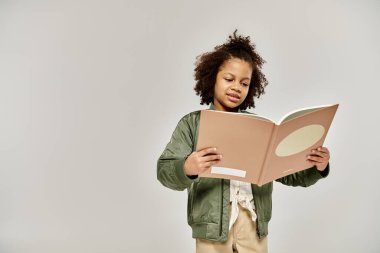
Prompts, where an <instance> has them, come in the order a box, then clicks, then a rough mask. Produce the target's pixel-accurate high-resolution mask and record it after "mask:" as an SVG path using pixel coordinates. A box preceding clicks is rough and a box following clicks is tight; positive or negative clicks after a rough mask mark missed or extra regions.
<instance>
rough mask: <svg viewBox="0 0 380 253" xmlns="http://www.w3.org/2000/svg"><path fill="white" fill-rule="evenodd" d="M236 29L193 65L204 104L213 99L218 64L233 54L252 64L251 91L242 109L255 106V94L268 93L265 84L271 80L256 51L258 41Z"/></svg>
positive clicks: (258, 95) (198, 92)
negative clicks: (267, 76)
mask: <svg viewBox="0 0 380 253" xmlns="http://www.w3.org/2000/svg"><path fill="white" fill-rule="evenodd" d="M236 32H237V29H235V31H234V33H233V36H231V35H229V36H228V38H229V40H228V41H227V42H226V43H224V44H222V45H218V46H216V47H215V48H214V49H215V50H214V51H212V52H207V53H204V54H202V55H198V56H197V57H196V63H195V66H196V67H195V69H194V71H195V73H194V77H195V81H196V84H195V87H194V90H195V91H196V94H197V95H200V97H201V103H200V104H201V105H203V104H207V105H208V104H210V103H211V102H212V101H213V97H214V86H215V82H216V75H217V74H218V71H219V67H220V66H221V65H223V63H224V62H225V61H226V60H229V59H232V58H239V59H241V60H244V61H245V62H247V63H248V64H250V65H251V67H252V76H251V82H250V84H249V90H248V94H247V97H246V98H245V100H244V101H243V103H242V104H241V105H240V106H239V108H240V109H241V110H245V109H247V108H251V107H252V108H255V102H254V97H257V98H259V97H260V95H262V94H264V93H265V92H264V88H265V86H267V85H268V81H267V79H266V78H265V75H264V74H263V73H262V72H261V67H262V65H263V63H265V61H264V60H263V58H261V56H260V55H259V54H258V53H257V52H256V50H255V44H253V43H251V41H250V37H249V36H247V37H243V36H237V35H236Z"/></svg>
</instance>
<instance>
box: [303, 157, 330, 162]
mask: <svg viewBox="0 0 380 253" xmlns="http://www.w3.org/2000/svg"><path fill="white" fill-rule="evenodd" d="M307 158H308V159H309V160H311V161H314V162H320V163H321V162H325V160H326V159H325V158H323V157H318V156H308V157H307Z"/></svg>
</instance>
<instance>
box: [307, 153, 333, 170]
mask: <svg viewBox="0 0 380 253" xmlns="http://www.w3.org/2000/svg"><path fill="white" fill-rule="evenodd" d="M307 158H308V159H307V161H308V162H310V163H311V164H313V165H315V166H316V167H317V169H318V170H319V171H324V170H325V169H326V167H327V164H328V163H329V160H330V151H329V150H328V149H327V148H325V147H319V148H317V149H313V150H311V153H310V154H308V155H307Z"/></svg>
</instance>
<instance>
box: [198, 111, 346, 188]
mask: <svg viewBox="0 0 380 253" xmlns="http://www.w3.org/2000/svg"><path fill="white" fill-rule="evenodd" d="M338 106H339V104H333V105H321V106H314V107H308V108H302V109H299V110H295V111H292V112H290V113H288V114H286V115H285V116H284V117H283V118H282V119H281V120H280V121H279V122H277V123H275V122H273V121H272V120H270V119H268V118H266V117H263V116H259V115H256V114H247V113H232V112H222V111H214V110H202V111H201V116H200V117H201V118H200V123H199V133H198V140H197V150H201V149H203V148H207V147H216V148H217V149H218V151H219V152H220V153H221V154H222V155H223V158H222V160H221V161H220V162H219V163H217V164H216V165H215V166H213V167H211V168H210V169H209V170H207V171H205V172H204V173H202V174H200V175H199V176H200V177H212V178H226V179H234V180H240V181H245V182H250V183H254V184H257V185H259V186H261V185H263V184H266V183H268V182H271V181H273V180H276V179H278V178H281V177H284V176H287V175H290V174H293V173H295V172H298V171H301V170H305V169H308V168H310V167H312V166H313V165H312V164H311V163H310V162H308V161H307V155H308V154H309V153H310V152H311V150H312V149H314V148H317V147H319V146H323V142H324V140H325V138H326V135H327V132H328V131H329V128H330V125H331V123H332V120H333V118H334V116H335V113H336V111H337V109H338Z"/></svg>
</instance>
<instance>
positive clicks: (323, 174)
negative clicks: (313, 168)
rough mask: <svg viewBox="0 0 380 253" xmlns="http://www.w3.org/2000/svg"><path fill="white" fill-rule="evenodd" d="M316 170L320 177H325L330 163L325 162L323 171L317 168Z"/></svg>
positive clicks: (328, 171)
mask: <svg viewBox="0 0 380 253" xmlns="http://www.w3.org/2000/svg"><path fill="white" fill-rule="evenodd" d="M318 172H319V174H320V175H321V177H323V178H325V177H327V176H328V175H329V173H330V163H327V166H326V168H325V169H324V170H323V171H320V170H318Z"/></svg>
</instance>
